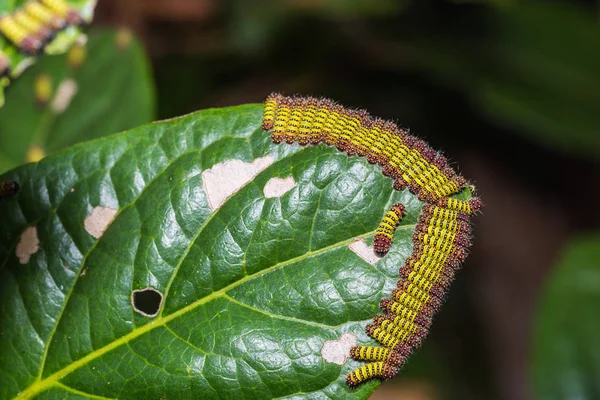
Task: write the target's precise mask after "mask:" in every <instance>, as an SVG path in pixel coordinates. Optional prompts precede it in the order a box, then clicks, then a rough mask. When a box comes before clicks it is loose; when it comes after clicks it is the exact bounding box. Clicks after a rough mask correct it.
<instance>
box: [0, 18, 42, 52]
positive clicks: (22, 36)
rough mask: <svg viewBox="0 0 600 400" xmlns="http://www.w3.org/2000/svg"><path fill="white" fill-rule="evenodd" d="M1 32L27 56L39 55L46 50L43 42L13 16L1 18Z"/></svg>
mask: <svg viewBox="0 0 600 400" xmlns="http://www.w3.org/2000/svg"><path fill="white" fill-rule="evenodd" d="M0 32H2V34H3V35H4V36H6V37H7V38H8V39H9V40H10V41H11V42H12V43H13V44H14V45H15V46H16V47H18V48H19V50H20V51H22V52H23V53H25V54H27V55H36V54H39V53H40V52H41V51H42V50H43V48H44V47H43V42H42V41H41V40H40V39H39V38H38V37H37V36H36V35H35V34H33V33H30V32H29V31H27V29H25V28H23V27H22V26H21V25H19V23H17V21H16V20H15V19H14V17H13V16H12V15H11V14H6V15H4V16H2V17H0Z"/></svg>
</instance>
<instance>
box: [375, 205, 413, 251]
mask: <svg viewBox="0 0 600 400" xmlns="http://www.w3.org/2000/svg"><path fill="white" fill-rule="evenodd" d="M404 214H406V207H404V205H403V204H401V203H396V204H394V205H393V206H392V208H391V209H390V210H389V211H388V212H387V213H386V214H385V216H384V217H383V219H382V220H381V222H380V223H379V227H378V228H377V231H376V233H375V238H374V239H373V247H374V248H375V253H377V254H378V255H380V256H384V255H386V254H387V252H388V251H389V250H390V246H391V245H392V240H393V238H394V232H395V231H396V228H397V227H398V223H400V221H401V220H402V218H403V217H404Z"/></svg>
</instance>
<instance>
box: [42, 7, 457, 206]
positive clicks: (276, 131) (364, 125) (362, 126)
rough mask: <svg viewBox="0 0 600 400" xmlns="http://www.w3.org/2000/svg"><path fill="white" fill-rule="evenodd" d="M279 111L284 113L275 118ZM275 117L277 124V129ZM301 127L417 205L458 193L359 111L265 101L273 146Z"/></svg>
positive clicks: (428, 155)
mask: <svg viewBox="0 0 600 400" xmlns="http://www.w3.org/2000/svg"><path fill="white" fill-rule="evenodd" d="M52 1H54V0H52ZM308 103H311V104H313V107H314V108H312V109H311V111H310V112H309V113H303V112H302V109H303V108H305V107H306V105H307V104H308ZM273 107H275V110H273ZM280 107H283V108H287V110H286V111H284V112H283V113H281V114H280V113H279V108H280ZM273 115H274V117H273ZM280 116H281V118H282V121H281V122H280V123H279V124H278V119H279V118H280ZM273 118H274V120H272V119H273ZM301 127H302V133H301V137H302V142H301V144H308V143H313V144H316V143H317V140H316V137H318V135H319V134H320V136H321V140H320V141H322V142H324V143H325V144H327V145H329V146H335V147H336V148H338V149H339V150H340V151H344V152H347V153H348V154H349V155H354V154H357V155H360V156H365V157H367V159H368V161H369V162H371V163H377V164H379V165H381V166H382V167H383V168H384V169H385V170H386V172H388V173H390V174H392V175H394V176H402V177H403V179H404V180H405V181H406V182H407V183H409V184H412V185H410V186H409V189H410V190H411V191H412V192H413V193H415V194H416V195H417V196H418V197H419V198H420V199H421V200H426V201H429V200H439V199H441V198H442V197H444V196H448V195H450V194H454V193H457V192H458V191H460V190H461V189H462V187H461V186H460V185H459V184H458V180H457V177H456V173H455V172H454V171H452V170H451V169H450V168H447V166H446V165H445V164H444V163H442V164H441V165H442V168H441V169H440V168H438V166H437V165H436V164H435V163H434V162H433V160H435V159H436V155H437V153H436V152H435V151H433V150H432V149H431V148H430V147H429V146H427V145H426V144H425V142H423V141H421V140H418V139H416V138H414V137H412V136H410V135H408V134H406V133H405V132H403V131H402V130H400V129H398V127H397V126H395V124H393V123H391V122H382V121H381V120H379V119H376V118H373V117H370V116H369V115H368V114H367V113H366V112H365V111H362V110H357V111H356V110H349V109H345V108H344V107H342V106H340V105H338V104H335V103H334V102H332V101H331V100H328V99H323V100H317V99H314V98H311V97H308V98H303V97H295V98H294V97H284V96H281V95H278V94H272V95H270V96H269V97H268V98H267V101H266V103H265V114H264V118H263V128H265V130H269V131H271V134H272V136H273V141H274V142H275V143H281V142H282V139H281V137H282V136H283V137H285V138H286V142H287V143H294V142H295V141H296V140H298V135H299V134H300V131H301ZM309 127H310V131H311V133H310V137H311V138H312V140H311V139H309V140H308V141H307V140H306V138H305V137H306V136H308V135H309V134H308V130H309ZM320 141H319V142H320Z"/></svg>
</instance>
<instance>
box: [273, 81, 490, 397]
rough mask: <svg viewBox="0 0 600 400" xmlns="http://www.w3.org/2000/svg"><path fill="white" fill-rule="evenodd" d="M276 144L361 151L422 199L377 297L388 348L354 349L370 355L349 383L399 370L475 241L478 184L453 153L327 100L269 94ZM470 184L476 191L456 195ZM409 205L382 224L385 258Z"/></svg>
mask: <svg viewBox="0 0 600 400" xmlns="http://www.w3.org/2000/svg"><path fill="white" fill-rule="evenodd" d="M262 127H263V129H264V130H266V131H269V132H271V139H272V141H273V143H276V144H279V143H284V142H285V143H287V144H292V143H296V142H298V144H299V145H301V146H306V145H308V144H312V145H317V144H321V143H322V144H324V145H326V146H331V147H335V148H336V149H338V150H339V151H341V152H344V153H346V154H347V155H348V156H354V155H356V156H359V157H364V158H365V159H366V161H367V162H368V163H370V164H376V165H378V166H379V167H381V172H382V174H383V175H384V176H386V177H388V178H390V182H391V184H392V187H393V189H394V190H397V191H401V190H404V189H408V191H410V192H411V193H412V194H414V195H415V196H417V198H418V199H419V200H421V201H422V202H424V203H425V204H424V205H423V207H422V209H421V214H420V215H419V217H418V219H417V225H416V226H415V229H414V232H413V234H412V240H413V251H412V254H411V255H410V257H408V258H407V259H406V260H405V262H404V264H403V266H402V267H401V268H400V269H399V275H400V279H399V281H398V283H397V288H396V289H394V291H393V292H392V293H391V298H384V299H383V300H381V302H380V307H381V309H382V310H383V311H384V312H385V314H380V315H376V316H375V317H374V318H373V324H369V325H367V327H366V328H365V330H366V332H367V334H368V335H369V336H370V337H372V338H373V339H375V340H376V341H378V342H379V343H381V344H382V345H383V347H375V346H355V347H353V348H352V349H351V352H350V355H351V357H352V358H354V359H357V360H364V361H371V362H370V363H368V364H366V365H363V366H361V367H359V368H357V369H355V370H354V371H352V372H350V373H349V374H348V376H347V378H346V382H347V383H348V385H349V386H350V387H352V388H354V387H356V386H358V385H360V384H361V383H363V382H365V381H367V380H369V379H373V378H379V379H389V378H391V377H393V376H395V375H396V373H397V367H398V368H399V367H401V366H402V365H403V363H404V360H405V359H406V358H407V357H408V356H409V355H410V354H411V352H412V351H413V350H414V349H415V348H417V347H419V346H420V345H421V343H422V341H423V340H424V338H425V337H426V335H427V331H428V328H429V325H430V324H431V321H432V318H433V315H434V314H435V313H436V311H437V310H438V309H439V308H440V307H441V306H442V304H443V302H444V300H445V297H446V291H447V290H448V288H449V286H450V284H451V283H452V281H453V280H454V275H455V271H456V270H457V269H458V268H459V267H460V264H461V263H462V262H463V261H464V259H465V258H466V257H467V254H468V248H469V246H470V245H471V225H470V221H469V219H470V216H471V215H473V214H475V213H478V212H479V210H480V209H481V207H482V202H481V199H480V198H479V197H476V195H475V188H474V187H473V186H472V185H471V184H470V183H469V182H468V181H467V180H466V179H465V178H464V177H463V176H461V175H460V174H458V173H457V172H456V171H455V170H454V169H453V168H452V167H451V166H450V164H449V162H448V159H447V158H446V157H445V156H444V155H443V154H442V153H441V152H438V151H435V150H433V149H432V148H431V147H429V145H428V144H427V143H426V142H425V141H423V140H421V139H418V138H417V137H415V136H413V135H412V134H411V133H410V132H409V131H408V130H405V129H402V128H399V127H398V125H396V124H395V123H393V122H391V121H385V120H382V119H380V118H375V117H371V116H370V115H369V114H368V113H367V112H366V111H364V110H356V109H348V108H344V107H342V106H341V105H339V104H337V103H335V102H333V101H332V100H330V99H323V98H319V99H317V98H314V97H292V98H290V97H285V96H282V95H280V94H277V93H273V94H271V95H270V96H269V97H268V98H267V100H266V102H265V110H264V116H263V121H262ZM466 187H469V189H470V190H471V193H472V194H473V197H472V198H471V199H469V200H458V199H455V198H453V197H451V196H453V195H455V194H457V193H459V192H460V191H462V190H463V189H464V188H466ZM405 213H406V209H405V208H404V206H403V205H402V204H400V203H398V204H395V205H394V206H393V207H392V209H390V210H389V211H388V212H387V213H386V214H385V216H384V217H383V219H382V221H381V222H380V224H379V226H378V228H377V231H376V233H375V237H374V238H373V249H374V251H375V253H376V254H378V255H380V256H384V255H385V254H387V253H388V252H389V250H390V248H391V245H392V241H393V236H394V232H395V230H396V228H397V226H398V224H399V222H400V221H401V220H402V218H403V216H404V214H405Z"/></svg>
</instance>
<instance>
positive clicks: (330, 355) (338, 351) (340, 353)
mask: <svg viewBox="0 0 600 400" xmlns="http://www.w3.org/2000/svg"><path fill="white" fill-rule="evenodd" d="M353 346H356V336H355V335H354V334H353V333H349V332H346V333H344V334H343V335H342V337H341V338H340V339H339V340H328V341H326V342H325V343H323V347H322V348H321V356H322V357H323V359H324V360H325V361H327V362H330V363H334V364H338V365H344V363H345V362H346V359H347V358H348V357H349V356H350V349H351V348H352V347H353Z"/></svg>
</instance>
